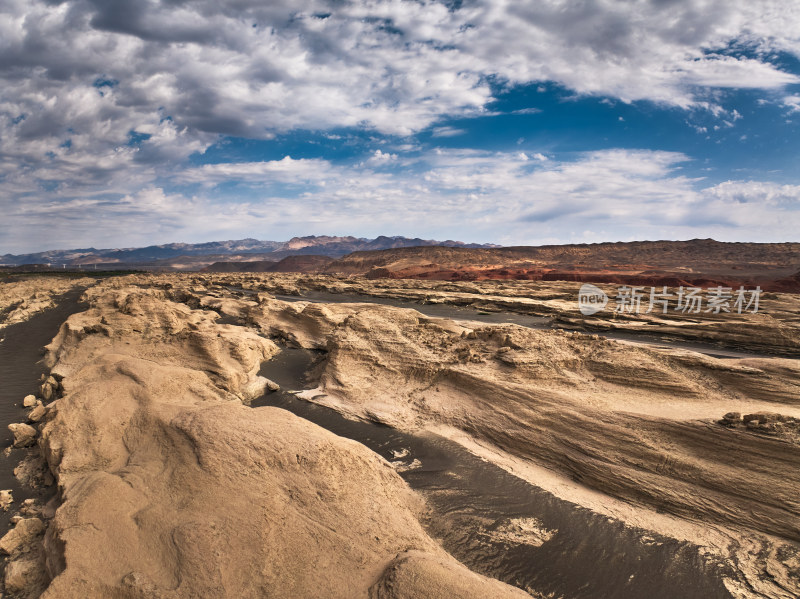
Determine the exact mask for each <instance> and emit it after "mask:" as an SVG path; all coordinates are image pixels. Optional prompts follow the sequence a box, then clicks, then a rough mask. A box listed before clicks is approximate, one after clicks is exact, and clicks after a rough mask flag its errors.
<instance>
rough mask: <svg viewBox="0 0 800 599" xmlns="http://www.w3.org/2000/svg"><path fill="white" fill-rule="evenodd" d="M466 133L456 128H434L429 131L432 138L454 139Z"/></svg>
mask: <svg viewBox="0 0 800 599" xmlns="http://www.w3.org/2000/svg"><path fill="white" fill-rule="evenodd" d="M465 133H466V131H465V130H464V129H458V128H456V127H434V128H433V130H432V131H431V135H432V136H433V137H456V136H458V135H464V134H465Z"/></svg>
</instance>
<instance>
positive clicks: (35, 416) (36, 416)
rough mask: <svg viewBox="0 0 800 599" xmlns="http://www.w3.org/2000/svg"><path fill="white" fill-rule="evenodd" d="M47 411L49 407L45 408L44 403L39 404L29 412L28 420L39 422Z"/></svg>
mask: <svg viewBox="0 0 800 599" xmlns="http://www.w3.org/2000/svg"><path fill="white" fill-rule="evenodd" d="M46 413H47V408H45V407H44V406H43V405H42V404H39V405H38V406H36V407H35V408H33V409H32V410H31V412H30V414H28V420H30V421H31V422H39V421H40V420H41V419H42V418H44V415H45V414H46Z"/></svg>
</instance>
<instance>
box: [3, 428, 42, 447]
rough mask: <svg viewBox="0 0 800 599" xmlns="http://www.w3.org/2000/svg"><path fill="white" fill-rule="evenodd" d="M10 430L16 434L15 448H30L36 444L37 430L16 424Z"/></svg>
mask: <svg viewBox="0 0 800 599" xmlns="http://www.w3.org/2000/svg"><path fill="white" fill-rule="evenodd" d="M8 430H10V431H11V432H12V433H13V434H14V447H30V446H31V445H33V444H34V443H35V442H36V429H35V428H33V427H32V426H31V425H29V424H23V423H21V422H14V423H12V424H9V425H8Z"/></svg>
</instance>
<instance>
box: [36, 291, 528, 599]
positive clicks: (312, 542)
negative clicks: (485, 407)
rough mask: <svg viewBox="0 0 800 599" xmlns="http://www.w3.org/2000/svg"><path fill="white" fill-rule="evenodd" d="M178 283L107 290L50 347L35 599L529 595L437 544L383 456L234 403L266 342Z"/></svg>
mask: <svg viewBox="0 0 800 599" xmlns="http://www.w3.org/2000/svg"><path fill="white" fill-rule="evenodd" d="M136 281H137V280H136V278H132V279H130V280H129V281H128V282H127V283H128V284H130V283H131V282H136ZM139 282H141V281H139ZM181 293H182V294H179V293H178V292H177V291H172V292H169V293H168V292H165V291H163V290H158V289H152V288H147V285H143V286H128V285H127V284H126V283H125V282H122V283H121V282H119V281H114V282H111V283H108V284H101V285H100V286H98V287H97V288H94V289H92V290H90V292H89V293H88V294H87V295H88V300H89V301H90V303H91V308H90V309H89V310H88V311H87V312H84V313H81V314H77V315H74V316H72V317H71V318H70V319H69V320H68V321H67V322H66V323H65V324H64V325H63V326H62V328H61V331H60V333H59V334H58V336H57V337H56V338H55V339H54V341H53V343H52V344H51V345H50V346H49V347H48V360H49V362H50V364H51V365H52V372H53V375H54V377H55V378H56V379H58V380H60V387H61V388H62V389H63V391H62V395H61V397H60V398H58V399H56V400H55V401H54V402H52V403H51V404H49V406H48V409H47V415H46V417H45V422H46V423H45V424H44V426H43V428H42V430H41V439H40V446H41V448H42V451H43V453H44V455H45V457H46V459H47V463H48V465H49V468H50V470H51V471H52V472H53V474H54V475H55V478H56V480H57V484H58V488H59V491H60V496H61V500H62V503H61V505H60V507H59V508H58V510H57V511H56V513H55V516H54V518H53V519H52V521H51V522H50V524H49V527H48V529H47V533H46V535H45V538H44V548H45V556H46V566H47V570H48V573H49V575H50V576H51V577H52V582H51V583H50V585H49V587H48V588H47V590H46V591H45V592H44V594H43V595H42V596H43V597H47V598H51V597H52V598H56V597H57V598H63V597H87V598H88V597H98V598H99V597H103V598H104V599H108V598H114V597H119V598H145V597H146V598H162V597H163V598H170V599H171V598H179V597H231V598H234V597H235V598H244V597H266V596H268V597H287V598H289V597H291V598H296V597H316V596H325V597H342V598H345V597H346V598H353V597H368V596H374V597H381V598H384V597H392V598H401V597H402V598H409V599H410V598H414V597H426V596H429V590H430V588H435V589H437V592H441V596H452V597H463V598H468V597H470V598H471V597H474V598H476V599H477V598H479V597H481V598H482V597H497V598H501V597H502V598H505V597H509V598H510V597H524V596H527V595H526V594H525V593H522V592H521V591H518V590H516V589H513V588H512V587H508V586H506V585H504V584H502V583H499V582H497V581H494V580H491V579H487V578H484V577H482V576H478V575H477V574H473V573H471V572H469V571H468V570H467V569H466V568H465V567H464V566H462V565H461V564H459V563H458V562H457V561H455V560H454V559H453V558H452V557H450V556H449V555H448V554H447V553H445V552H444V551H443V550H442V549H441V548H440V547H439V546H438V545H437V544H436V543H435V542H434V541H433V540H431V539H430V538H429V537H428V535H427V534H426V533H425V532H424V530H423V529H422V527H421V525H420V524H419V521H418V516H419V515H420V513H421V512H422V511H423V510H424V505H423V503H422V501H421V500H420V499H419V497H417V496H416V495H415V494H414V493H413V492H412V491H411V490H410V489H409V488H408V487H407V486H406V484H405V483H404V482H403V481H402V479H401V478H400V477H399V476H398V475H397V474H396V473H395V472H394V470H393V469H392V468H391V466H390V465H389V464H388V463H387V462H386V461H385V460H383V459H382V458H380V457H379V456H377V455H375V454H373V453H372V452H370V451H369V450H367V449H366V448H364V447H363V446H361V445H360V444H358V443H355V442H352V441H348V440H345V439H342V438H340V437H337V436H335V435H333V434H331V433H329V432H327V431H325V430H324V429H321V428H319V427H317V426H315V425H313V424H311V423H309V422H307V421H304V420H302V419H300V418H298V417H296V416H294V415H292V414H290V413H288V412H285V411H283V410H279V409H275V408H256V409H253V408H250V407H247V406H246V405H243V402H244V403H246V402H247V401H248V400H249V399H250V398H252V397H253V396H255V395H257V394H259V393H261V392H262V391H263V389H264V388H265V386H266V385H267V384H268V382H267V381H266V380H265V379H263V378H261V377H259V376H258V374H257V373H258V369H259V366H260V364H261V362H263V361H264V360H266V359H269V358H270V357H271V356H272V355H274V354H275V353H276V352H277V351H278V348H277V346H276V345H275V343H274V342H273V341H271V340H269V339H267V338H265V337H263V336H261V335H259V334H257V332H256V331H254V330H248V329H246V328H244V327H239V326H232V325H223V324H219V323H217V322H216V321H217V319H218V315H217V314H216V313H214V312H210V311H207V310H202V309H199V308H197V309H194V308H192V307H190V306H189V305H187V304H186V303H179V302H175V301H173V300H172V299H170V297H178V296H179V295H180V297H182V298H183V299H186V300H187V301H188V299H190V297H191V293H192V292H191V291H189V290H187V291H185V292H181ZM189 303H195V302H189ZM420 581H427V582H426V583H425V584H424V585H421V584H420ZM370 589H371V590H370Z"/></svg>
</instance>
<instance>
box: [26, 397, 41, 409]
mask: <svg viewBox="0 0 800 599" xmlns="http://www.w3.org/2000/svg"><path fill="white" fill-rule="evenodd" d="M37 401H38V400H37V399H36V396H35V395H26V396H25V398H24V399H23V400H22V405H23V407H26V408H32V407H33V406H35V405H36V402H37Z"/></svg>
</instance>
